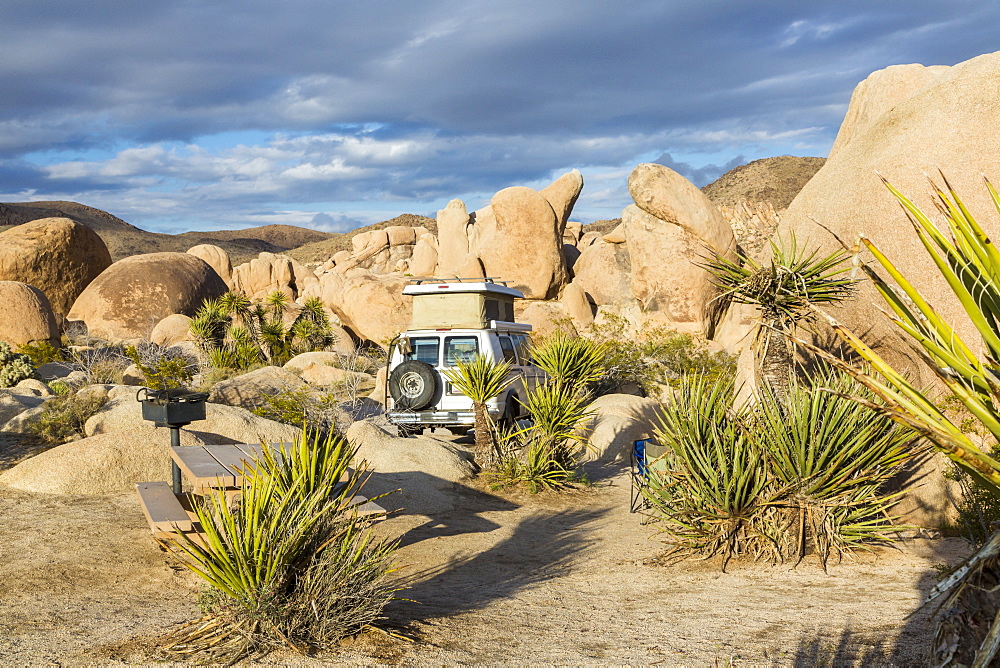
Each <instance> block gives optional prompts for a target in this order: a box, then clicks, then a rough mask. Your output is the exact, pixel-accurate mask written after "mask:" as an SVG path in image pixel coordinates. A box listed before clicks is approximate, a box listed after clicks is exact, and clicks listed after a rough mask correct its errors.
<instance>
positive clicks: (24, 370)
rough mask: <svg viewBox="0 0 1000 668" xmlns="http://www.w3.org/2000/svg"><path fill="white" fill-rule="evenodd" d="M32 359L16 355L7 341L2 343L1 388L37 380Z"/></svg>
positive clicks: (0, 361)
mask: <svg viewBox="0 0 1000 668" xmlns="http://www.w3.org/2000/svg"><path fill="white" fill-rule="evenodd" d="M35 377H36V374H35V367H34V366H32V364H31V358H30V357H28V356H27V355H23V354H21V353H15V352H14V350H13V349H12V348H11V347H10V344H9V343H7V342H6V341H0V387H13V386H14V385H17V384H18V383H20V382H21V381H22V380H25V379H27V378H35Z"/></svg>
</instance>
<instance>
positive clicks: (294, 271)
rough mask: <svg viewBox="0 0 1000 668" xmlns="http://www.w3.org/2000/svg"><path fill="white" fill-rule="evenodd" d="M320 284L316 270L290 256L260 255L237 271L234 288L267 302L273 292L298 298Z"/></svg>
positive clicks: (234, 274)
mask: <svg viewBox="0 0 1000 668" xmlns="http://www.w3.org/2000/svg"><path fill="white" fill-rule="evenodd" d="M316 282H318V279H317V277H316V274H314V273H313V272H312V270H310V269H309V268H308V267H305V266H304V265H302V264H299V263H298V262H296V261H295V260H294V259H292V258H290V257H288V256H287V255H275V254H274V253H260V254H259V255H258V256H257V257H255V258H254V259H252V260H250V261H249V262H245V263H243V264H241V265H240V266H238V267H236V268H235V269H234V270H233V278H232V281H231V285H232V287H233V289H234V290H239V291H240V292H243V293H244V294H246V295H247V296H248V297H251V298H253V299H263V298H264V297H266V296H268V295H269V294H271V293H272V292H282V293H284V294H285V295H287V296H288V297H290V298H291V299H296V298H297V297H298V296H299V295H300V294H302V293H303V292H304V291H305V289H306V288H307V287H308V286H309V285H310V284H313V283H316Z"/></svg>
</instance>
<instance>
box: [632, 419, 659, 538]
mask: <svg viewBox="0 0 1000 668" xmlns="http://www.w3.org/2000/svg"><path fill="white" fill-rule="evenodd" d="M666 452H667V449H666V448H665V447H663V446H662V445H659V444H658V443H656V442H655V441H654V440H653V439H652V438H649V437H648V436H647V437H645V438H641V439H639V440H637V441H634V442H633V443H632V457H631V460H632V461H631V467H630V470H631V474H632V494H631V498H630V503H629V512H632V513H639V512H642V511H644V510H647V509H649V508H650V505H649V501H647V500H646V497H645V495H644V494H643V489H645V488H648V487H649V476H650V474H654V475H655V474H656V473H658V472H661V471H663V470H665V469H666V460H665V459H664V455H665V454H666ZM644 514H645V513H644ZM642 523H643V524H645V523H646V520H645V519H643V521H642Z"/></svg>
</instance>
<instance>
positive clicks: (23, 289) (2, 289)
mask: <svg viewBox="0 0 1000 668" xmlns="http://www.w3.org/2000/svg"><path fill="white" fill-rule="evenodd" d="M0 304H3V317H2V318H0V341H6V342H7V343H9V344H11V346H13V347H14V349H15V350H16V349H17V348H18V346H23V345H24V344H26V343H42V342H45V343H50V344H52V345H59V327H58V325H57V324H56V318H55V315H54V314H53V313H52V307H51V306H50V305H49V300H48V299H46V298H45V295H44V294H43V293H42V291H41V290H39V289H38V288H36V287H34V286H31V285H28V284H27V283H18V282H17V281H0Z"/></svg>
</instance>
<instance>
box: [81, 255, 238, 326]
mask: <svg viewBox="0 0 1000 668" xmlns="http://www.w3.org/2000/svg"><path fill="white" fill-rule="evenodd" d="M226 290H227V287H226V283H225V282H224V281H223V280H222V278H221V277H220V276H219V274H218V273H216V271H215V270H214V269H212V267H211V266H209V264H208V263H207V262H205V261H204V260H202V259H201V258H198V257H195V256H194V255H189V254H187V253H149V254H146V255H133V256H131V257H127V258H124V259H122V260H119V261H118V262H115V263H114V264H112V265H111V266H110V267H108V268H107V269H106V270H105V271H104V272H103V273H102V274H101V275H100V276H98V277H97V278H96V279H94V281H93V282H92V283H91V284H90V285H88V286H87V288H86V289H85V290H84V291H83V292H82V293H81V294H80V296H79V297H78V298H77V300H76V303H74V304H73V308H72V309H71V310H70V313H69V318H70V319H71V320H83V321H84V322H86V323H87V329H88V331H89V332H90V334H91V335H92V336H97V337H100V338H103V339H108V340H120V339H131V338H137V337H148V336H149V335H150V332H151V331H152V329H153V327H154V326H155V325H156V324H157V323H158V322H160V321H161V320H163V319H164V318H166V317H167V316H168V315H173V314H174V313H182V314H184V315H188V316H193V315H194V314H195V311H197V310H198V308H199V307H200V306H201V304H202V302H204V301H205V300H206V299H210V298H213V297H219V296H221V295H222V294H224V293H225V292H226Z"/></svg>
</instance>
